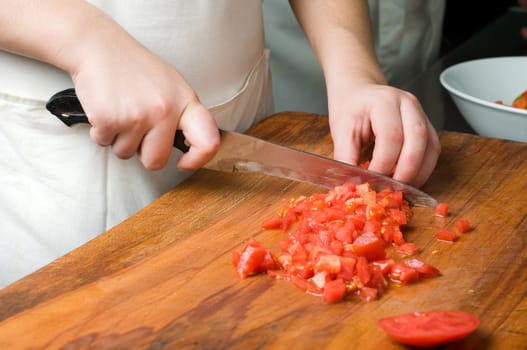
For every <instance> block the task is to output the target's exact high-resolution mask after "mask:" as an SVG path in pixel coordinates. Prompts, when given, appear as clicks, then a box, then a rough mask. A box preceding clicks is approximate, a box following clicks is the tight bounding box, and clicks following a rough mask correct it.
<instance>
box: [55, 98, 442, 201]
mask: <svg viewBox="0 0 527 350" xmlns="http://www.w3.org/2000/svg"><path fill="white" fill-rule="evenodd" d="M46 108H47V109H48V110H49V111H50V112H51V113H52V114H53V115H55V116H56V117H58V118H59V119H60V120H61V121H62V122H64V124H66V125H67V126H72V125H74V124H78V123H89V121H88V118H87V117H86V114H85V113H84V110H83V108H82V106H81V104H80V101H79V99H78V98H77V95H76V93H75V89H66V90H63V91H60V92H58V93H56V94H55V95H53V96H52V97H51V98H50V99H49V100H48V102H47V104H46ZM220 135H221V146H220V148H219V150H218V152H217V153H216V155H215V156H214V158H212V160H210V161H209V162H208V163H207V164H205V165H204V166H203V167H204V168H206V169H210V170H218V171H223V172H250V173H261V174H266V175H271V176H277V177H281V178H286V179H290V180H295V181H300V182H305V183H309V184H312V185H316V186H319V187H324V188H328V189H331V188H334V187H336V186H338V185H341V184H343V183H345V182H352V183H355V184H361V183H364V182H368V183H369V184H370V185H371V186H373V188H375V189H376V190H377V191H380V190H382V189H385V188H389V189H391V190H393V191H402V192H403V193H404V197H405V199H406V200H407V201H408V202H409V203H410V204H412V205H415V206H422V207H435V206H436V205H437V203H438V202H437V200H435V199H434V198H433V197H431V196H430V195H428V194H426V193H425V192H423V191H421V190H419V189H417V188H415V187H413V186H410V185H408V184H405V183H403V182H400V181H397V180H394V179H392V178H391V177H388V176H385V175H382V174H380V173H376V172H373V171H370V170H367V169H364V168H362V167H360V166H355V165H350V164H347V163H344V162H340V161H337V160H333V159H329V158H325V157H322V156H319V155H315V154H312V153H308V152H304V151H301V150H296V149H293V148H290V147H286V146H282V145H278V144H275V143H272V142H268V141H264V140H261V139H258V138H256V137H252V136H249V135H245V134H241V133H237V132H233V131H226V130H220ZM174 147H176V148H178V149H179V150H181V151H182V152H187V151H188V150H189V146H188V145H187V144H186V140H185V137H184V135H183V132H182V131H181V130H177V131H176V135H175V138H174Z"/></svg>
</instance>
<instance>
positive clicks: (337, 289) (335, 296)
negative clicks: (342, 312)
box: [322, 279, 346, 303]
mask: <svg viewBox="0 0 527 350" xmlns="http://www.w3.org/2000/svg"><path fill="white" fill-rule="evenodd" d="M345 295H346V285H345V284H344V281H342V280H341V279H336V280H333V281H328V282H326V285H325V286H324V291H323V292H322V298H323V299H324V301H325V302H326V303H336V302H338V301H341V300H342V299H344V296H345Z"/></svg>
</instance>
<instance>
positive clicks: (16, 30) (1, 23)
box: [0, 0, 133, 75]
mask: <svg viewBox="0 0 527 350" xmlns="http://www.w3.org/2000/svg"><path fill="white" fill-rule="evenodd" d="M2 5H3V6H2V11H0V27H1V28H2V31H0V49H2V50H5V51H10V52H13V53H16V54H19V55H23V56H27V57H31V58H34V59H37V60H41V61H44V62H47V63H50V64H52V65H55V66H57V67H59V68H61V69H63V70H65V71H67V72H68V73H69V74H71V75H73V74H75V72H76V71H77V69H78V67H79V65H80V64H81V62H82V60H83V59H88V58H87V57H89V53H90V52H91V51H92V52H93V50H95V49H96V47H97V45H101V43H104V42H106V43H108V42H111V43H112V45H115V44H116V40H113V38H117V37H119V38H122V40H124V41H133V39H132V38H129V37H128V36H127V35H126V33H125V32H124V30H123V29H122V28H120V27H119V26H118V25H117V24H116V23H115V22H114V21H113V20H112V19H111V18H110V17H109V16H107V15H106V14H104V13H103V12H102V11H100V10H99V9H97V8H96V7H95V6H93V5H91V4H89V3H88V2H86V1H82V0H46V1H42V0H10V1H2ZM101 39H102V40H101ZM119 40H121V39H119Z"/></svg>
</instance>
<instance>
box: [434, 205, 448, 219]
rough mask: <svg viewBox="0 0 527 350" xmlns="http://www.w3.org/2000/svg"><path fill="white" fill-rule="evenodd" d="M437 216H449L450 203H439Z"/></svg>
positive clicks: (436, 210)
mask: <svg viewBox="0 0 527 350" xmlns="http://www.w3.org/2000/svg"><path fill="white" fill-rule="evenodd" d="M435 216H439V217H442V218H446V217H447V216H448V203H444V202H442V203H439V204H437V206H436V207H435Z"/></svg>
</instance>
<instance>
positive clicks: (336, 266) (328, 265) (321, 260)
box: [315, 254, 340, 274]
mask: <svg viewBox="0 0 527 350" xmlns="http://www.w3.org/2000/svg"><path fill="white" fill-rule="evenodd" d="M315 271H316V272H319V271H327V272H329V273H334V274H337V273H339V272H340V258H339V256H338V255H334V254H328V255H319V256H318V258H317V261H316V263H315Z"/></svg>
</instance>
